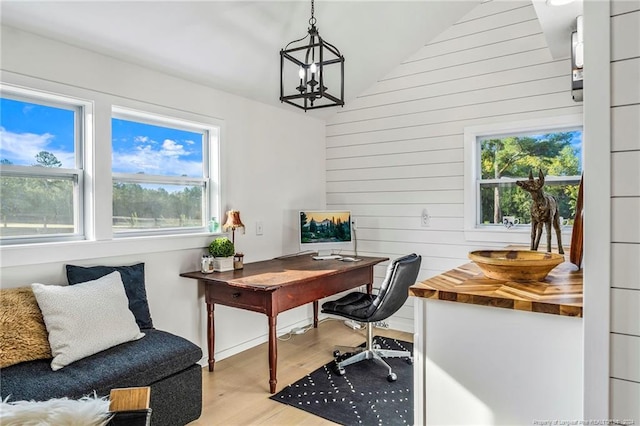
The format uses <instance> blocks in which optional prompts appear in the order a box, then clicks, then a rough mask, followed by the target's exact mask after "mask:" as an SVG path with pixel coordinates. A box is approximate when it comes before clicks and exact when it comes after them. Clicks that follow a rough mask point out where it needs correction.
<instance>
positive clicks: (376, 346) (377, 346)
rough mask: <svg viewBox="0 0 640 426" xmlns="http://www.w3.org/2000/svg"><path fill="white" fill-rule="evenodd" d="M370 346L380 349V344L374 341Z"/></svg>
mask: <svg viewBox="0 0 640 426" xmlns="http://www.w3.org/2000/svg"><path fill="white" fill-rule="evenodd" d="M372 347H373V349H382V346H380V345H379V344H377V343H374V344H373V346H372Z"/></svg>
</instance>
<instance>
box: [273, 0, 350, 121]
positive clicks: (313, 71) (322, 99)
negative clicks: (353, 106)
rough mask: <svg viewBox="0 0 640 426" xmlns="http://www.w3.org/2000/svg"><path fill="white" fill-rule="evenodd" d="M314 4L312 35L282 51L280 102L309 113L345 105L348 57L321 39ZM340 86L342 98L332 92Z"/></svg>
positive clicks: (310, 28) (310, 29)
mask: <svg viewBox="0 0 640 426" xmlns="http://www.w3.org/2000/svg"><path fill="white" fill-rule="evenodd" d="M313 1H314V0H311V18H310V19H309V25H311V27H309V29H308V34H307V35H306V36H304V37H302V38H301V39H298V40H295V41H292V42H291V43H289V44H287V45H286V46H285V48H284V49H282V50H280V102H286V103H288V104H291V105H293V106H296V107H298V108H301V109H304V110H305V111H307V110H309V109H317V108H326V107H332V106H338V105H340V106H344V56H342V55H341V54H340V51H339V50H338V49H337V48H336V47H335V46H333V45H332V44H329V43H327V42H326V41H325V40H323V39H322V37H320V34H319V33H318V29H317V28H316V18H315V17H314V16H313V12H314V4H313ZM307 39H308V41H307V42H306V44H305V40H307ZM300 42H302V43H300ZM298 43H300V44H298ZM293 82H295V83H293ZM338 86H339V87H340V95H339V96H338V95H334V94H331V93H330V92H329V88H328V87H331V88H332V89H331V90H335V89H336V88H337V87H338ZM285 88H286V89H287V92H286V93H285ZM334 93H335V92H334Z"/></svg>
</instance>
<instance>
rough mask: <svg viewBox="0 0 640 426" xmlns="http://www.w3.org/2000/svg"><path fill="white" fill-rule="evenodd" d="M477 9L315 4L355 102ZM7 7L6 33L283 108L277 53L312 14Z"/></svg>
mask: <svg viewBox="0 0 640 426" xmlns="http://www.w3.org/2000/svg"><path fill="white" fill-rule="evenodd" d="M478 3H479V0H473V1H451V0H449V1H325V0H317V1H316V2H315V17H316V19H317V27H318V29H319V31H320V34H321V35H322V36H323V38H325V39H326V40H327V41H329V42H330V43H332V44H334V45H335V46H336V47H338V48H339V49H340V51H341V52H342V54H343V55H344V56H345V98H346V99H347V101H348V100H349V99H353V97H355V96H356V95H358V94H359V93H360V92H362V91H363V90H364V89H366V88H367V87H369V86H370V85H371V84H373V83H374V82H375V81H376V80H378V79H379V78H381V77H382V76H384V75H385V73H387V72H389V71H390V70H391V69H393V67H395V66H396V65H398V64H399V63H400V62H401V61H402V60H403V59H405V58H406V57H408V56H409V55H410V54H412V53H413V52H415V51H416V50H417V49H419V48H420V47H421V46H423V45H424V44H425V43H427V42H428V41H429V40H430V39H432V38H433V37H435V36H436V35H437V34H439V33H440V32H441V31H443V30H445V29H446V28H448V27H449V26H450V25H452V24H453V23H455V22H456V21H457V20H458V19H459V18H461V17H462V16H463V15H464V14H466V13H467V12H468V11H469V10H471V9H472V8H473V7H474V6H475V5H477V4H478ZM0 7H1V8H2V9H1V10H0V12H1V14H0V16H1V19H2V24H3V25H8V26H12V27H16V28H21V29H24V30H26V31H30V32H33V33H36V34H39V35H43V36H46V37H49V38H52V39H57V40H60V41H63V42H66V43H69V44H72V45H75V46H78V47H83V48H86V49H89V50H92V51H95V52H99V53H103V54H106V55H109V56H113V57H116V58H119V59H123V60H125V61H128V62H132V63H136V64H139V65H143V66H146V67H150V68H154V69H157V70H160V71H162V72H165V73H168V74H171V75H174V76H177V77H181V78H185V79H188V80H192V81H195V82H198V83H202V84H205V85H208V86H212V87H214V88H217V89H221V90H224V91H226V92H230V93H234V94H237V95H240V96H243V97H246V98H250V99H253V100H256V101H259V102H263V103H267V104H273V105H281V104H280V101H279V100H278V97H279V88H280V86H279V84H280V80H279V79H280V77H279V72H280V68H279V67H280V56H279V52H280V49H281V48H283V47H284V46H285V45H286V44H287V43H289V42H290V41H293V40H295V39H299V38H301V37H303V36H304V35H306V31H307V27H308V26H309V24H308V22H309V18H310V14H311V2H310V1H303V0H296V1H271V0H266V1H265V0H263V1H238V0H236V1H7V0H3V1H2V2H1V6H0ZM286 108H290V109H291V108H293V107H290V106H286ZM329 110H333V109H329ZM314 114H315V115H318V116H321V117H322V116H326V115H327V114H330V112H329V111H328V110H326V111H314Z"/></svg>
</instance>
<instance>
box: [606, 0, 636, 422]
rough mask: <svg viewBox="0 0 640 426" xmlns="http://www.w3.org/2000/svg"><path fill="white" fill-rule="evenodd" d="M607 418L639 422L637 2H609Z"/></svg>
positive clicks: (627, 0) (634, 0)
mask: <svg viewBox="0 0 640 426" xmlns="http://www.w3.org/2000/svg"><path fill="white" fill-rule="evenodd" d="M611 217H612V226H611V240H612V241H611V369H610V377H611V379H610V390H611V395H610V417H611V418H613V419H633V420H635V422H636V423H637V422H638V421H640V280H639V278H638V277H640V0H633V1H629V0H626V1H619V0H617V1H613V2H612V3H611Z"/></svg>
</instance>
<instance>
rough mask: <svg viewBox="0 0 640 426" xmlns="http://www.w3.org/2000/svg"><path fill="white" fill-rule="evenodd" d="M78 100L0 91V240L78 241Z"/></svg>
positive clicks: (81, 138) (82, 108) (81, 119)
mask: <svg viewBox="0 0 640 426" xmlns="http://www.w3.org/2000/svg"><path fill="white" fill-rule="evenodd" d="M90 110H91V105H90V104H89V103H85V102H83V101H79V100H75V99H70V98H65V97H61V96H57V95H49V94H42V93H39V92H35V91H29V90H23V89H18V88H12V87H10V86H6V87H4V86H3V87H2V92H1V97H0V163H1V164H0V195H1V202H0V220H1V223H0V241H2V244H11V243H25V242H37V241H62V240H70V239H82V238H84V226H83V220H82V219H83V181H84V179H83V178H84V175H83V173H84V172H83V156H82V152H83V151H82V148H83V144H84V142H85V139H86V137H85V132H84V128H85V125H84V123H85V121H86V120H85V116H86V115H87V114H89V113H90Z"/></svg>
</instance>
